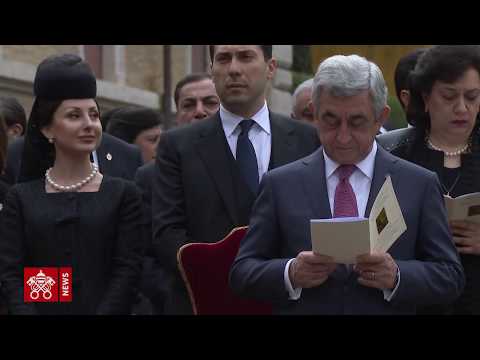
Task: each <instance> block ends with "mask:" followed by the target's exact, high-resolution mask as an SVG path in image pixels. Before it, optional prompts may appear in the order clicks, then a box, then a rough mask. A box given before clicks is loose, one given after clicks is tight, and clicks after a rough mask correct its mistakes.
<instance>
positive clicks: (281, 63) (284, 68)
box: [267, 45, 293, 116]
mask: <svg viewBox="0 0 480 360" xmlns="http://www.w3.org/2000/svg"><path fill="white" fill-rule="evenodd" d="M273 57H274V58H275V59H277V62H278V69H277V73H276V75H275V78H274V79H273V83H272V88H271V89H270V91H269V94H268V95H267V102H268V105H269V108H270V109H271V111H273V112H276V113H280V114H283V115H287V116H290V113H291V110H292V95H291V87H292V73H291V71H290V70H291V68H292V63H293V47H292V45H273Z"/></svg>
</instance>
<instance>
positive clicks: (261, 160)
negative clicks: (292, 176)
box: [220, 102, 272, 180]
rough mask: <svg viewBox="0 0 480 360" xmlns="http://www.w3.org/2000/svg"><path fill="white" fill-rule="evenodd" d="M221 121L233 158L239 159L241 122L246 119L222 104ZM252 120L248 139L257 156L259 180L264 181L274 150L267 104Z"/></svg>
mask: <svg viewBox="0 0 480 360" xmlns="http://www.w3.org/2000/svg"><path fill="white" fill-rule="evenodd" d="M220 119H221V120H222V127H223V131H224V132H225V137H226V138H227V142H228V145H229V146H230V150H231V151H232V154H233V157H234V158H235V159H236V158H237V140H238V135H240V132H241V129H240V126H238V125H239V124H240V122H241V121H242V120H245V118H243V117H241V116H238V115H235V114H232V113H231V112H230V111H228V110H227V109H225V108H224V107H223V105H222V104H220ZM250 119H252V120H253V121H255V123H254V124H253V126H252V128H251V129H250V131H249V132H248V138H249V139H250V141H251V142H252V145H253V148H254V149H255V155H256V156H257V164H258V179H259V180H262V176H263V175H264V174H265V173H266V172H267V171H268V165H269V163H270V153H271V150H272V141H271V139H272V134H271V132H270V114H269V112H268V107H267V103H266V102H265V104H264V105H263V107H262V108H261V109H260V110H259V111H258V112H257V113H256V114H255V115H253V116H252V117H251V118H250Z"/></svg>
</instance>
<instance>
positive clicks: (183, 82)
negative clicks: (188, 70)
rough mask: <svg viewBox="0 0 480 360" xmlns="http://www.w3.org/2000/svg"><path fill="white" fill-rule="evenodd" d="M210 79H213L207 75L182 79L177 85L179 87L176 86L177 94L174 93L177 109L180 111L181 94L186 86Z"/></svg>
mask: <svg viewBox="0 0 480 360" xmlns="http://www.w3.org/2000/svg"><path fill="white" fill-rule="evenodd" d="M209 79H212V77H211V76H210V75H209V74H207V73H193V74H189V75H187V76H185V77H184V78H182V79H181V80H180V81H179V82H178V83H177V86H175V92H174V100H175V106H176V107H177V109H178V101H179V100H180V92H181V91H182V89H183V87H184V86H185V85H188V84H191V83H195V82H199V81H203V80H209Z"/></svg>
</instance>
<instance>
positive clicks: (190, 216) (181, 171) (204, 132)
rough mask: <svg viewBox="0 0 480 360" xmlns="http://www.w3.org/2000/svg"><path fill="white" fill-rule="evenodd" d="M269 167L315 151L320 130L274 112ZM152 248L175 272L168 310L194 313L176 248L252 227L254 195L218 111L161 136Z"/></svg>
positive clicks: (153, 205) (169, 269) (155, 182)
mask: <svg viewBox="0 0 480 360" xmlns="http://www.w3.org/2000/svg"><path fill="white" fill-rule="evenodd" d="M270 124H271V134H272V136H271V139H272V144H271V146H272V147H271V157H270V165H269V168H270V169H272V168H276V167H279V166H281V165H285V164H287V163H290V162H292V161H295V160H297V159H299V158H302V157H304V156H307V155H309V154H311V153H312V152H313V151H314V150H315V149H317V148H318V147H319V145H320V140H319V138H318V135H317V132H316V129H315V128H314V127H313V126H311V125H309V124H305V123H302V122H298V121H294V120H292V119H289V118H286V117H284V116H282V115H278V114H273V113H270ZM152 190H153V204H152V207H153V208H152V215H153V227H152V228H153V250H154V252H155V255H156V256H158V257H159V259H160V261H161V263H162V266H164V267H165V269H166V270H167V271H168V272H169V273H170V274H172V286H171V289H172V291H171V292H170V296H172V298H171V299H170V300H171V301H169V300H168V299H167V304H166V312H167V313H191V305H190V301H189V299H188V295H187V292H186V289H185V286H184V285H183V281H182V280H181V277H180V274H179V272H178V269H177V252H178V250H179V248H180V247H181V246H182V245H184V244H187V243H191V242H201V243H212V242H217V241H219V240H221V239H222V238H223V237H224V236H225V235H227V234H228V233H229V232H230V231H231V230H232V229H233V228H234V227H237V226H244V225H248V222H249V217H250V211H251V206H252V205H253V201H254V200H255V196H254V195H253V194H251V193H249V191H248V188H247V187H246V184H245V183H244V181H243V180H242V179H241V178H240V174H239V172H238V168H237V167H236V164H235V160H234V157H233V155H232V152H231V150H230V148H229V146H228V143H227V140H226V138H225V133H224V131H223V127H222V123H221V120H220V115H219V113H217V114H215V115H214V116H212V117H211V118H209V119H205V120H203V121H201V122H197V123H194V124H191V125H189V126H186V127H182V128H177V129H173V130H171V131H168V132H166V133H164V134H162V138H161V140H160V144H159V146H158V150H157V159H156V167H155V175H154V183H153V189H152Z"/></svg>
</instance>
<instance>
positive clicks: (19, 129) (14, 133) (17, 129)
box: [7, 124, 23, 137]
mask: <svg viewBox="0 0 480 360" xmlns="http://www.w3.org/2000/svg"><path fill="white" fill-rule="evenodd" d="M22 133H23V126H22V125H20V124H13V125H10V126H9V127H8V128H7V134H8V136H9V137H19V136H21V135H22Z"/></svg>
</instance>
